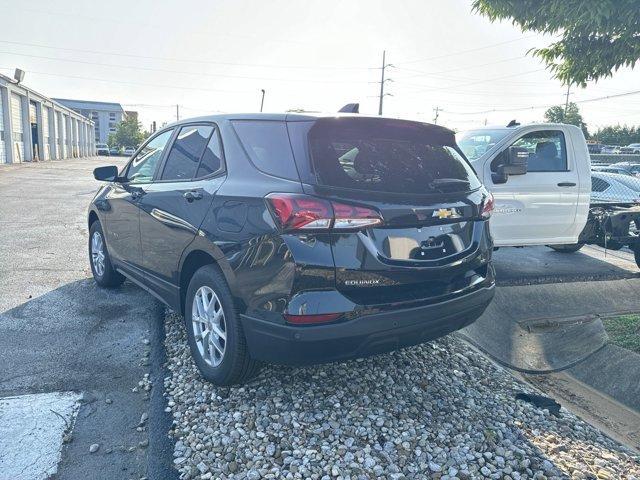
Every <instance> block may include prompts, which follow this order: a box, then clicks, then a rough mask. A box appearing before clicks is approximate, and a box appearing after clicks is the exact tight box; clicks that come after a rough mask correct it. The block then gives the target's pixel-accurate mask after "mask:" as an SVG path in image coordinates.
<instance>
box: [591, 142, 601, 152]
mask: <svg viewBox="0 0 640 480" xmlns="http://www.w3.org/2000/svg"><path fill="white" fill-rule="evenodd" d="M602 147H604V145H602V144H601V143H587V148H588V149H589V153H602Z"/></svg>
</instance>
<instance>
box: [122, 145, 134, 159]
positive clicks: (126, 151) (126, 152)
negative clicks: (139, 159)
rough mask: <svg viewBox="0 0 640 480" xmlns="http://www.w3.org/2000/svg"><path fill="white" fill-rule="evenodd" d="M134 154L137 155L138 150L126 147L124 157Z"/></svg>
mask: <svg viewBox="0 0 640 480" xmlns="http://www.w3.org/2000/svg"><path fill="white" fill-rule="evenodd" d="M134 153H136V149H135V148H133V147H124V155H125V156H127V157H130V156H131V155H133V154H134Z"/></svg>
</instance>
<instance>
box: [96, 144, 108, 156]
mask: <svg viewBox="0 0 640 480" xmlns="http://www.w3.org/2000/svg"><path fill="white" fill-rule="evenodd" d="M96 153H97V154H98V155H104V156H106V157H108V156H109V145H107V144H106V143H96Z"/></svg>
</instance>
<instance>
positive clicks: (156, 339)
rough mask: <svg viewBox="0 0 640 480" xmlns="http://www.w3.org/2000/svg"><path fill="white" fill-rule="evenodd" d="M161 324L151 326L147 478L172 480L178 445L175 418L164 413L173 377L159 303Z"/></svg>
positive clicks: (175, 473)
mask: <svg viewBox="0 0 640 480" xmlns="http://www.w3.org/2000/svg"><path fill="white" fill-rule="evenodd" d="M156 308H157V315H156V317H157V321H156V322H155V323H154V324H153V325H152V326H151V329H150V330H151V335H150V337H151V338H150V341H151V346H152V348H151V354H150V358H149V360H150V362H151V366H150V370H151V379H152V381H153V387H152V389H151V398H150V401H149V457H148V467H147V475H148V477H149V478H150V479H155V478H162V479H166V480H172V479H177V478H178V471H177V470H175V469H174V468H173V447H174V442H173V440H172V439H171V438H170V437H169V429H170V428H171V423H172V417H171V414H170V413H167V412H165V411H164V409H165V408H166V406H167V402H166V400H165V398H164V379H165V377H167V376H168V375H169V371H168V370H167V368H166V365H165V364H166V360H167V358H166V351H165V348H164V338H165V334H164V306H163V305H161V304H160V303H159V302H157V307H156Z"/></svg>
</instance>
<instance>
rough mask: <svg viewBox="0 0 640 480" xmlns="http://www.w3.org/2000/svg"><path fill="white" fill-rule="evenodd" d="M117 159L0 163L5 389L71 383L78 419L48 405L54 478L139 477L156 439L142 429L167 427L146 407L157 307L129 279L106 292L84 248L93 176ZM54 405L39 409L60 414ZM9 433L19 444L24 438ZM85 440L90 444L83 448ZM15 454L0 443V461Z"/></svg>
mask: <svg viewBox="0 0 640 480" xmlns="http://www.w3.org/2000/svg"><path fill="white" fill-rule="evenodd" d="M123 161H124V159H121V158H120V159H108V158H82V159H73V160H63V161H52V162H42V163H33V164H22V165H10V166H2V167H0V291H1V292H2V295H1V296H0V365H1V366H2V367H1V368H0V399H2V398H5V399H6V398H7V397H13V396H18V395H24V394H35V397H32V396H30V397H25V398H38V395H45V394H51V393H52V392H62V393H64V392H66V393H67V394H68V393H69V392H75V393H77V394H78V398H79V399H80V400H79V403H78V405H77V407H78V408H77V410H76V413H75V426H73V428H72V425H68V423H73V422H74V419H73V418H72V419H71V420H69V418H63V416H62V415H60V414H59V413H58V412H53V409H50V410H51V412H53V413H55V414H57V415H58V417H60V418H61V419H62V420H64V422H65V431H66V432H67V433H66V435H65V436H64V437H63V438H62V439H61V438H58V439H57V440H56V441H57V442H58V444H56V441H54V440H51V445H49V446H48V448H49V449H50V450H52V451H54V452H53V453H54V454H55V455H58V457H59V458H60V460H59V464H58V473H57V475H56V476H55V478H59V479H86V478H108V479H110V478H114V479H115V478H118V479H121V478H122V479H128V478H136V479H139V478H142V477H145V476H147V471H148V460H149V458H148V456H149V454H148V452H149V448H150V447H149V441H150V439H151V440H152V441H153V440H154V437H151V438H150V436H149V429H150V428H151V429H152V430H154V431H155V432H157V431H158V430H162V428H160V429H158V428H156V427H152V426H151V425H150V422H151V420H145V419H144V417H143V415H145V417H146V416H149V415H150V408H151V405H152V404H153V402H152V401H150V400H149V398H150V397H151V396H153V393H152V392H150V391H147V390H145V388H144V385H146V384H147V381H146V379H145V374H149V373H150V372H151V368H152V367H153V365H152V362H153V361H154V359H155V360H156V362H158V361H159V359H160V358H161V356H158V354H157V352H154V351H153V348H154V345H153V344H152V341H154V340H155V342H156V344H157V345H161V342H158V340H157V337H158V336H159V334H158V330H161V325H162V323H161V316H162V313H163V309H162V307H161V306H160V304H159V303H158V302H157V301H156V300H154V299H153V298H152V297H151V296H150V295H148V294H147V293H145V292H143V291H142V290H141V289H139V288H138V287H136V286H134V285H132V284H130V283H129V282H126V283H125V284H124V285H123V286H122V287H121V288H119V289H116V290H112V291H110V290H105V289H101V288H98V287H97V286H96V285H95V283H94V282H93V280H92V279H91V278H90V276H91V272H90V267H89V263H88V258H87V235H88V234H87V224H86V209H87V206H88V204H89V201H90V200H91V198H92V196H93V194H94V193H95V191H96V190H97V189H98V187H99V185H98V183H97V182H96V181H95V180H94V179H93V176H92V170H93V168H95V167H97V166H100V165H105V164H114V163H115V164H119V165H122V164H123ZM157 345H156V346H157ZM155 374H156V375H158V370H157V369H156V372H155ZM147 378H151V380H153V377H147ZM159 378H160V379H159V381H158V385H159V387H160V401H161V389H162V377H161V374H160V375H159ZM139 382H143V383H142V386H140V385H139ZM62 393H61V394H62ZM13 403H16V402H13ZM11 404H12V402H11V401H10V400H7V402H6V405H11ZM35 404H38V402H36V403H35ZM7 408H8V407H5V410H6V409H7ZM34 408H35V407H34ZM159 410H160V411H161V410H162V407H161V406H160V407H159ZM51 412H49V411H46V412H44V413H46V414H47V415H48V418H49V419H50V421H52V422H53V421H56V417H55V416H54V415H53V414H52V413H51ZM3 413H7V412H3ZM35 413H37V415H36V414H35ZM42 413H43V412H34V417H36V418H38V415H40V416H42ZM161 416H162V415H161V414H160V415H153V417H154V420H153V421H156V420H157V419H158V417H161ZM62 420H60V419H58V420H57V421H59V422H61V421H62ZM141 420H142V421H141ZM25 423H27V418H26V417H25ZM25 431H26V432H29V430H28V429H27V430H25ZM12 440H13V441H14V442H15V443H16V444H22V445H24V446H25V449H24V451H25V454H26V452H27V450H28V449H29V446H30V443H29V442H30V440H29V438H15V439H12ZM61 440H64V443H60V441H61ZM92 445H94V447H93V448H92V450H96V447H95V445H97V451H95V452H93V453H90V448H91V446H92ZM60 450H61V453H60ZM12 460H13V459H12V458H7V456H5V455H3V453H2V452H0V471H2V469H3V466H5V467H7V468H8V465H10V463H11V462H12ZM0 478H2V474H0ZM16 478H27V477H25V476H22V477H20V476H18V477H16ZM30 478H38V477H30ZM155 478H158V477H155Z"/></svg>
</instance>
